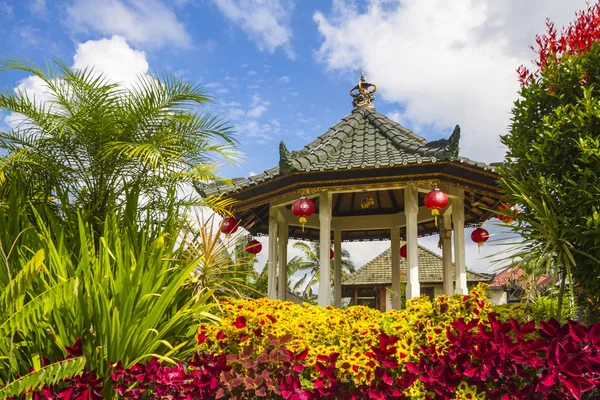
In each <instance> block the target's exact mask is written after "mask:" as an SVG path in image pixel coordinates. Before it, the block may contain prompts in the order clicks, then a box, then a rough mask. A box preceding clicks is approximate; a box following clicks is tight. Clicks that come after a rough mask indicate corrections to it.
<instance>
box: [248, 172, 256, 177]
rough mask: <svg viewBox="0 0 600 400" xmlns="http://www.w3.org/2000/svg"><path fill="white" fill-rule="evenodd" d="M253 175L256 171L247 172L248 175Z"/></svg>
mask: <svg viewBox="0 0 600 400" xmlns="http://www.w3.org/2000/svg"><path fill="white" fill-rule="evenodd" d="M255 175H256V172H254V171H250V172H249V173H248V176H255Z"/></svg>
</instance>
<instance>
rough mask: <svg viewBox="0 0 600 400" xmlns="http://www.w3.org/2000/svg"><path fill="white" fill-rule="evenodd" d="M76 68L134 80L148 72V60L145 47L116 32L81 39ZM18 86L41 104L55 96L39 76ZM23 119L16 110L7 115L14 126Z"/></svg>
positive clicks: (113, 79)
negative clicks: (105, 36) (131, 43)
mask: <svg viewBox="0 0 600 400" xmlns="http://www.w3.org/2000/svg"><path fill="white" fill-rule="evenodd" d="M73 68H74V69H79V70H81V69H84V68H93V69H94V71H95V72H96V73H101V74H103V75H104V76H105V77H106V79H108V80H109V81H111V82H119V83H125V84H131V83H133V82H135V81H136V80H137V77H138V76H140V75H143V74H146V73H147V72H148V62H147V61H146V54H145V53H144V52H143V51H138V50H134V49H132V48H131V47H129V45H128V44H127V42H126V41H125V39H124V38H123V37H121V36H117V35H115V36H113V37H112V38H111V39H100V40H90V41H87V42H85V43H79V44H78V45H77V49H76V51H75V55H74V56H73ZM15 90H19V91H22V92H24V93H26V94H27V96H29V97H30V98H32V97H34V96H35V101H36V103H37V104H43V103H46V102H48V101H49V100H51V99H52V97H51V95H50V92H49V89H48V87H47V86H46V84H45V83H44V82H43V81H42V80H41V79H40V78H38V77H36V76H29V77H27V78H25V79H23V80H21V81H19V83H18V84H17V87H16V88H15ZM22 120H23V118H22V116H20V115H18V114H14V113H11V114H9V115H8V116H6V118H5V122H6V124H8V125H10V126H13V127H14V126H16V124H17V123H18V122H20V121H22Z"/></svg>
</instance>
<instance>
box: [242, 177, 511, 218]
mask: <svg viewBox="0 0 600 400" xmlns="http://www.w3.org/2000/svg"><path fill="white" fill-rule="evenodd" d="M427 176H430V177H436V178H438V179H430V180H427V179H416V180H413V179H412V178H423V177H427ZM440 178H447V179H452V180H458V181H461V182H463V183H465V185H461V184H458V183H453V182H447V181H443V180H441V179H440ZM374 180H384V182H373V181H374ZM357 182H372V183H361V184H357ZM408 182H409V183H411V184H418V185H440V184H444V185H445V186H452V187H456V188H459V189H466V190H469V191H471V192H475V193H479V194H483V195H485V196H488V197H491V198H499V197H500V195H499V193H498V192H497V190H498V188H497V187H494V186H490V185H486V184H483V183H480V182H476V181H472V180H469V179H465V178H462V177H457V176H452V175H448V174H446V173H437V172H435V173H427V174H415V175H396V176H391V177H390V176H380V177H372V178H348V179H340V180H328V181H314V182H310V183H309V184H310V185H311V187H310V188H306V187H303V186H306V184H307V182H295V183H293V184H290V185H287V186H283V187H281V188H278V189H277V190H276V191H274V192H268V193H261V194H260V195H257V196H254V197H251V198H248V199H246V200H243V201H240V202H239V203H237V204H236V205H235V206H234V210H235V211H236V212H240V211H246V210H247V209H249V208H254V207H258V206H261V205H263V204H266V203H269V202H272V201H276V200H279V199H280V198H283V197H285V196H288V195H289V194H290V191H291V190H292V189H294V188H295V189H296V192H299V195H308V194H315V193H320V192H323V191H329V192H335V191H337V190H348V189H361V188H367V189H385V188H388V187H392V186H398V185H400V184H402V183H408ZM344 183H345V185H344ZM466 184H472V185H476V186H480V187H485V188H488V189H490V190H495V191H496V192H495V193H494V192H488V191H484V190H479V189H476V188H475V189H474V188H472V187H471V186H467V185H466Z"/></svg>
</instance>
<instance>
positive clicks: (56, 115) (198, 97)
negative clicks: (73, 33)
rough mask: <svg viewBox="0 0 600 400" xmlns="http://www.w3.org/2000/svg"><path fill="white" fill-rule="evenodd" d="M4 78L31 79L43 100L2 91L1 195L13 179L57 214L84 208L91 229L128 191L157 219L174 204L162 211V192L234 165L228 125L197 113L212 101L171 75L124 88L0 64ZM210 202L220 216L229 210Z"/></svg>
mask: <svg viewBox="0 0 600 400" xmlns="http://www.w3.org/2000/svg"><path fill="white" fill-rule="evenodd" d="M5 71H20V72H25V73H27V74H31V75H33V76H34V79H38V80H40V81H41V83H42V84H43V86H44V88H45V92H46V93H45V95H44V98H49V100H45V101H40V99H39V98H36V97H35V96H33V95H31V94H28V93H27V92H25V91H21V90H19V89H17V90H13V89H9V88H7V89H5V90H4V91H3V92H0V110H3V111H6V112H9V113H12V115H13V116H16V117H17V118H13V123H12V124H11V125H12V126H11V127H10V129H9V130H8V131H7V132H0V154H3V155H2V156H0V189H4V190H5V189H6V188H7V187H8V186H10V182H11V180H13V181H16V180H19V181H24V182H27V185H26V186H27V187H28V188H30V189H29V190H30V191H31V195H32V196H34V195H35V196H37V198H41V199H45V200H46V201H47V200H48V199H53V201H54V202H56V199H60V200H59V203H60V205H61V206H62V207H63V208H66V207H72V208H75V209H76V210H80V211H82V212H83V213H84V215H86V216H88V218H89V221H90V222H91V223H92V225H93V226H94V227H95V228H100V227H99V221H104V220H105V216H106V213H107V210H108V209H109V208H110V205H111V203H116V204H117V205H119V204H120V203H122V202H123V200H124V197H125V196H124V193H125V192H126V190H127V188H129V187H135V188H137V189H138V190H139V192H140V194H141V196H142V197H141V198H143V199H145V201H146V207H145V208H146V209H147V210H155V211H154V212H155V213H157V214H158V215H160V213H161V212H162V211H164V207H165V206H173V205H172V204H165V199H167V198H169V196H167V193H168V192H171V193H172V192H173V191H177V190H179V191H181V189H182V186H184V185H189V184H192V183H193V182H196V181H210V180H215V179H218V176H217V174H216V172H215V168H216V166H217V161H218V160H219V159H225V160H229V161H232V160H236V159H237V152H235V151H234V149H233V146H234V144H235V141H234V139H233V136H232V130H231V128H230V127H229V126H228V125H226V124H225V123H223V122H222V121H220V120H218V119H217V118H216V117H214V116H212V115H210V114H200V113H198V110H199V109H200V107H201V106H203V105H204V104H206V103H207V102H208V101H210V97H209V96H208V95H207V94H206V93H205V91H204V90H203V88H202V87H201V86H199V85H196V84H192V83H188V82H184V81H181V80H179V79H176V78H174V77H173V76H172V75H165V76H163V77H162V78H161V77H159V76H157V75H145V76H140V77H139V78H138V81H137V82H135V83H133V84H129V85H123V84H119V83H112V82H110V81H109V80H108V79H107V78H106V77H105V76H103V75H101V74H98V73H95V72H94V71H93V70H92V69H85V70H73V69H71V68H70V67H68V66H67V65H66V64H65V63H63V62H61V61H57V60H55V61H53V62H51V63H49V64H48V66H47V67H46V68H41V67H39V66H37V65H35V64H33V63H30V62H22V61H18V60H7V61H0V72H5ZM40 193H43V195H42V196H40V195H39V194H40ZM185 201H187V202H188V203H198V202H200V201H199V200H198V199H197V198H192V197H188V198H186V199H185ZM65 202H66V204H65ZM209 205H210V206H215V207H217V208H219V211H224V210H225V209H226V207H227V206H228V204H225V203H223V201H220V202H218V201H217V202H214V201H213V202H210V201H209ZM71 214H74V213H71Z"/></svg>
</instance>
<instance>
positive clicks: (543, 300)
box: [529, 296, 577, 321]
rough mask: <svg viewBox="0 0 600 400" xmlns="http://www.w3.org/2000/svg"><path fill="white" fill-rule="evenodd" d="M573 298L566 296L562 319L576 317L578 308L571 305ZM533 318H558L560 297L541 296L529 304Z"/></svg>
mask: <svg viewBox="0 0 600 400" xmlns="http://www.w3.org/2000/svg"><path fill="white" fill-rule="evenodd" d="M570 300H571V299H570V298H569V297H568V296H564V298H563V301H562V304H563V307H562V310H561V314H560V320H561V321H568V320H570V319H574V318H575V317H576V313H577V308H576V307H572V306H571V301H570ZM529 312H530V315H531V319H533V320H535V321H548V320H549V319H550V318H556V319H557V320H558V319H559V318H558V314H557V313H558V298H557V297H550V296H539V297H538V298H536V299H535V301H533V302H532V303H531V304H530V305H529Z"/></svg>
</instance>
